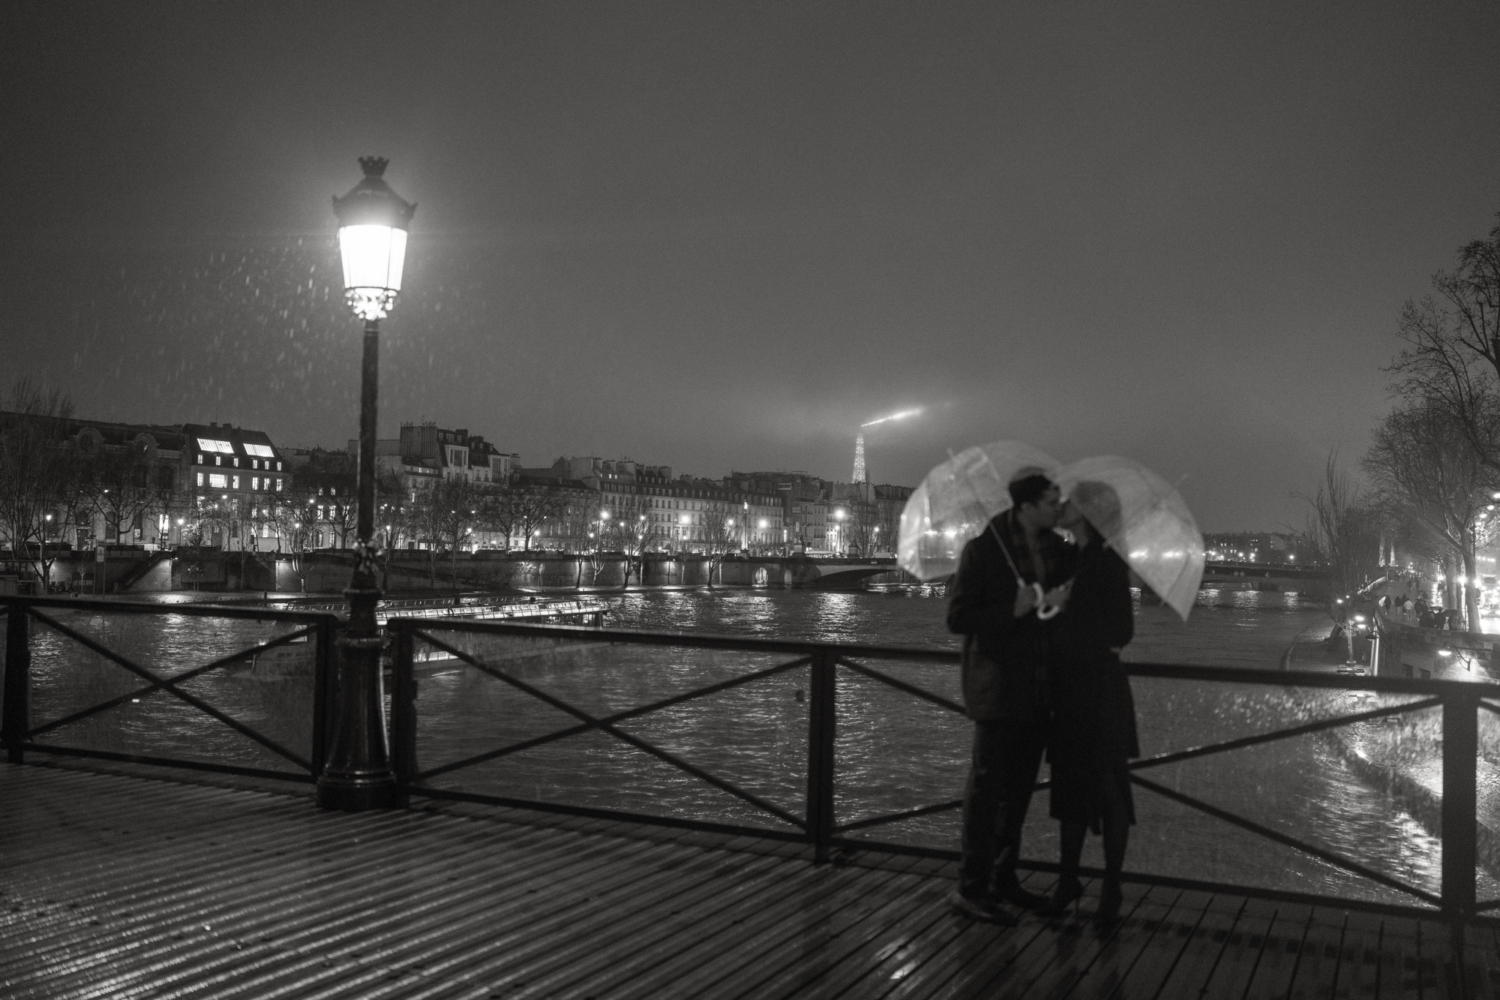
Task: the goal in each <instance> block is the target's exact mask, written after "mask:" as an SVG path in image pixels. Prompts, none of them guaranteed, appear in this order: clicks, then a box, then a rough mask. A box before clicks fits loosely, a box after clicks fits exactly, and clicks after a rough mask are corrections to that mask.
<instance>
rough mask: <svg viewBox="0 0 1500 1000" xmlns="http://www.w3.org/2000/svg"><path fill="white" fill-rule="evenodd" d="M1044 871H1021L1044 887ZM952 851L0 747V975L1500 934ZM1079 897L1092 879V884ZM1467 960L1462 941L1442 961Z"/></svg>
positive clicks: (1382, 960)
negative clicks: (925, 851) (965, 891)
mask: <svg viewBox="0 0 1500 1000" xmlns="http://www.w3.org/2000/svg"><path fill="white" fill-rule="evenodd" d="M1050 881H1051V877H1050V876H1044V875H1041V874H1034V875H1033V876H1032V877H1031V879H1030V880H1029V882H1028V884H1029V886H1030V887H1031V888H1033V889H1035V890H1038V891H1045V890H1046V889H1048V888H1049V887H1050ZM953 885H954V882H953V872H952V866H951V864H950V863H947V862H940V861H934V860H930V859H919V858H913V857H889V856H884V857H882V856H867V855H863V854H861V855H856V856H854V857H852V858H845V859H843V862H842V863H839V864H825V865H813V864H812V863H810V861H809V859H808V856H807V855H806V853H805V849H803V848H801V847H799V846H796V845H789V844H779V843H775V842H771V841H766V840H760V839H756V838H734V837H729V836H723V835H707V834H699V833H690V832H686V831H677V830H668V829H663V828H647V827H641V826H635V825H628V824H623V823H616V822H609V821H601V820H590V819H575V818H560V817H556V816H551V815H546V814H538V813H531V812H520V811H506V810H488V809H486V810H483V811H482V812H480V811H472V812H462V813H461V812H448V811H445V812H430V811H420V810H398V811H391V812H379V813H363V814H353V815H349V814H337V813H327V812H322V811H320V810H318V809H316V808H314V807H313V806H312V804H311V802H310V800H309V799H308V798H307V797H306V796H303V795H288V794H278V793H272V792H266V791H251V790H243V789H229V788H221V787H210V786H206V785H197V784H186V783H180V782H177V781H168V780H159V779H153V778H142V777H126V776H121V775H112V774H100V773H92V772H84V771H79V770H72V769H64V768H58V767H48V766H35V765H26V766H17V765H0V996H3V997H5V998H6V1000H23V998H46V1000H70V998H98V1000H105V998H108V1000H117V998H121V1000H123V998H147V997H150V998H162V1000H165V998H205V997H214V998H219V997H224V998H229V997H237V998H246V1000H250V998H253V1000H268V998H273V997H274V998H288V1000H291V998H296V1000H312V998H328V1000H332V998H361V1000H363V998H403V1000H405V998H418V997H420V998H433V1000H437V998H475V1000H501V998H503V1000H512V998H523V997H527V998H540V997H568V998H580V1000H581V998H586V997H594V998H598V1000H604V998H622V1000H623V998H631V997H635V998H679V997H682V998H685V997H702V998H710V1000H736V998H753V997H754V998H770V997H787V998H791V997H798V998H804V997H805V998H812V997H819V998H833V997H839V998H849V1000H854V998H876V997H880V998H890V1000H894V998H900V997H908V998H925V997H953V998H959V997H1048V998H1052V997H1080V998H1094V997H1105V996H1119V997H1142V998H1145V997H1161V998H1176V997H1183V998H1186V997H1194V998H1197V997H1233V998H1241V997H1289V996H1294V997H1302V996H1306V997H1346V996H1347V997H1421V998H1424V1000H1425V998H1434V997H1490V996H1494V995H1496V993H1497V988H1500V949H1497V942H1496V936H1495V933H1494V930H1493V929H1492V928H1491V927H1489V926H1485V927H1483V928H1470V929H1469V930H1468V931H1467V933H1466V935H1465V937H1464V939H1463V942H1462V944H1461V945H1459V946H1458V950H1455V947H1454V944H1453V942H1452V940H1451V938H1450V934H1449V931H1448V929H1447V928H1446V927H1445V926H1444V925H1442V924H1440V923H1438V922H1436V921H1426V920H1416V919H1411V918H1398V917H1388V916H1384V917H1383V916H1377V915H1372V914H1367V913H1360V912H1351V911H1345V910H1342V909H1337V908H1315V907H1309V906H1305V905H1291V904H1285V903H1276V902H1271V901H1266V900H1259V899H1249V898H1246V897H1243V896H1238V895H1232V894H1210V893H1202V892H1191V891H1182V890H1179V889H1169V888H1164V887H1161V886H1139V885H1130V886H1127V893H1126V906H1125V919H1124V921H1123V922H1122V923H1121V924H1120V925H1118V927H1117V928H1116V929H1115V930H1114V931H1113V932H1111V933H1107V934H1102V935H1101V934H1100V933H1098V932H1096V931H1095V929H1094V928H1093V927H1092V925H1090V924H1089V923H1088V922H1087V920H1085V919H1082V918H1081V917H1080V916H1079V915H1077V914H1074V915H1072V916H1070V917H1069V918H1067V919H1062V920H1046V919H1043V918H1041V917H1035V916H1028V917H1026V918H1024V919H1023V920H1022V921H1021V923H1020V925H1019V926H1017V927H1011V928H1002V927H996V926H992V925H987V924H975V923H971V922H969V921H967V920H965V919H962V918H960V917H956V916H954V915H952V914H951V913H950V912H949V910H948V907H947V904H946V897H947V895H948V893H949V892H950V891H951V890H952V888H953ZM1096 894H1097V889H1096V887H1092V886H1091V887H1090V898H1092V897H1093V896H1094V895H1096ZM1455 955H1462V960H1457V961H1456V960H1455Z"/></svg>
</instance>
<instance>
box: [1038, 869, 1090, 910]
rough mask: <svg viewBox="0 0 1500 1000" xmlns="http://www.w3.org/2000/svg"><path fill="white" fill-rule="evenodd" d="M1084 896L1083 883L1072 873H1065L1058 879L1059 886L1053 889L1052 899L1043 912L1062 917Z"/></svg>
mask: <svg viewBox="0 0 1500 1000" xmlns="http://www.w3.org/2000/svg"><path fill="white" fill-rule="evenodd" d="M1082 896H1083V883H1082V882H1080V881H1078V879H1076V878H1073V877H1072V876H1070V875H1064V876H1063V877H1062V878H1060V879H1058V880H1057V886H1056V888H1054V889H1053V890H1052V899H1051V900H1049V901H1048V903H1047V907H1046V909H1044V910H1043V911H1042V912H1043V913H1045V914H1046V915H1047V916H1049V917H1060V916H1062V915H1063V914H1064V913H1067V912H1068V907H1070V906H1072V905H1073V904H1074V903H1075V902H1076V901H1077V900H1078V899H1080V898H1081V897H1082Z"/></svg>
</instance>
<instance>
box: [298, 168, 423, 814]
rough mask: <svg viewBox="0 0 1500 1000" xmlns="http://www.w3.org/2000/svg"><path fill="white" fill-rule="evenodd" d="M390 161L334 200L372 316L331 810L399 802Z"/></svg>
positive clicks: (360, 308) (398, 233)
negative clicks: (384, 404) (381, 411)
mask: <svg viewBox="0 0 1500 1000" xmlns="http://www.w3.org/2000/svg"><path fill="white" fill-rule="evenodd" d="M388 162H389V161H387V160H386V159H385V158H384V157H379V156H362V157H360V160H359V165H360V168H361V169H363V170H364V172H365V176H364V178H363V179H362V180H361V181H360V182H359V183H358V184H356V185H354V187H353V189H351V190H350V191H349V193H348V194H346V195H344V196H343V197H342V198H334V199H333V214H334V215H335V216H337V218H338V223H339V255H340V257H341V258H342V260H343V265H344V300H345V301H346V302H348V303H349V308H350V309H352V310H353V311H354V315H355V316H358V317H359V318H360V319H362V320H364V321H365V339H364V365H363V369H362V372H361V382H360V395H359V481H358V490H359V492H358V495H357V496H358V499H357V505H358V511H359V519H358V524H357V526H356V529H355V533H356V535H357V536H358V540H357V541H356V543H355V546H354V574H353V577H352V578H351V580H350V583H349V589H348V590H346V591H344V594H345V596H346V597H348V598H349V623H348V627H347V628H345V629H344V633H343V635H342V636H340V638H339V643H338V644H339V657H338V684H337V687H336V690H337V692H338V695H337V697H338V703H337V704H336V705H335V712H334V726H333V736H332V739H331V740H330V743H329V749H328V760H327V761H326V762H325V764H324V767H323V773H322V774H321V775H319V777H318V805H320V806H322V807H323V808H325V809H348V810H358V809H378V808H384V807H388V806H390V805H392V804H393V803H394V801H395V793H396V784H395V779H394V778H393V776H392V775H391V765H390V752H389V750H388V748H387V745H386V733H385V712H384V701H385V699H384V693H383V691H382V690H381V686H382V679H381V669H380V648H381V636H380V627H379V626H378V625H377V624H376V622H375V606H376V604H377V603H378V602H379V600H380V586H379V580H378V578H377V577H376V559H377V557H378V555H379V552H378V549H377V548H376V546H375V545H374V543H373V538H374V535H375V402H376V394H377V392H378V390H379V385H380V321H381V320H382V319H384V318H385V317H386V316H387V315H389V314H390V311H391V309H392V307H394V306H395V304H396V294H397V293H398V292H400V291H401V274H402V271H403V269H404V267H405V263H406V233H407V226H408V225H409V224H410V222H411V216H412V213H413V212H414V211H416V206H415V205H413V204H411V203H410V202H408V201H405V200H404V199H402V198H401V197H400V196H399V195H397V194H396V192H394V191H392V190H391V188H390V185H388V184H387V183H386V182H385V180H384V179H383V177H382V175H383V174H384V173H385V168H386V164H387V163H388Z"/></svg>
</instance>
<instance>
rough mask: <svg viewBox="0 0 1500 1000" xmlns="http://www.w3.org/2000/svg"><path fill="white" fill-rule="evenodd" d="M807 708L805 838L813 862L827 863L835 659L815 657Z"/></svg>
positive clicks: (830, 832)
mask: <svg viewBox="0 0 1500 1000" xmlns="http://www.w3.org/2000/svg"><path fill="white" fill-rule="evenodd" d="M809 687H810V688H811V691H810V692H809V697H808V699H807V700H808V706H807V709H808V711H807V720H808V726H807V734H808V738H807V838H808V840H809V841H811V842H812V845H813V861H814V862H816V863H818V864H821V863H823V862H825V861H827V860H828V848H829V842H830V841H831V840H832V839H833V826H834V810H833V772H834V760H833V746H834V744H833V738H834V724H835V719H836V717H837V713H836V711H835V707H834V692H835V691H836V689H837V687H836V684H835V679H834V656H833V654H832V653H826V652H820V653H815V654H814V655H813V659H812V667H811V673H810V677H809Z"/></svg>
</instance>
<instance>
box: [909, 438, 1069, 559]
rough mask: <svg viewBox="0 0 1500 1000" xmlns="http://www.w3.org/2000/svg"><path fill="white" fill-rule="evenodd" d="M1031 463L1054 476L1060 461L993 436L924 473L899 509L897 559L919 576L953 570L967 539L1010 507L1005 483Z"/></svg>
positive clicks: (1017, 443)
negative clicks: (992, 439)
mask: <svg viewBox="0 0 1500 1000" xmlns="http://www.w3.org/2000/svg"><path fill="white" fill-rule="evenodd" d="M1031 468H1034V469H1036V470H1038V471H1040V472H1043V473H1045V474H1047V475H1048V476H1051V477H1053V478H1054V479H1055V478H1056V476H1057V472H1058V469H1059V468H1060V466H1059V464H1058V462H1057V460H1056V459H1055V458H1053V457H1052V456H1051V455H1048V454H1047V453H1046V452H1044V451H1040V450H1038V449H1036V448H1033V447H1032V446H1031V445H1029V444H1024V443H1022V442H1020V441H995V442H992V443H990V444H984V445H977V446H975V447H973V448H966V449H964V450H963V451H961V452H959V453H958V454H957V455H953V456H952V457H950V458H949V459H948V461H946V462H944V463H942V464H941V465H939V466H937V467H936V468H935V469H933V470H932V471H931V472H929V473H927V476H926V477H925V478H924V479H923V480H922V483H921V485H920V486H918V487H917V488H916V490H914V491H913V492H912V495H911V498H910V499H909V500H907V501H906V507H905V509H904V510H902V512H901V535H900V538H899V539H898V540H897V545H896V562H897V564H898V565H900V567H901V568H902V569H904V570H906V571H907V572H908V573H910V574H912V575H913V576H915V577H916V578H917V579H919V580H936V579H939V578H941V577H945V576H949V575H950V574H952V573H955V572H957V570H958V558H959V556H960V555H962V554H963V550H964V546H965V545H967V544H968V542H969V539H971V538H973V537H975V536H976V535H978V534H979V533H980V532H981V531H983V530H984V527H985V525H986V524H988V523H989V521H990V518H992V517H994V516H995V515H996V514H998V513H1000V512H1001V511H1003V510H1005V509H1007V508H1009V507H1010V493H1009V492H1008V491H1007V490H1006V486H1007V485H1008V484H1009V483H1010V481H1011V480H1012V479H1015V478H1016V474H1017V473H1019V472H1021V471H1022V470H1024V469H1031Z"/></svg>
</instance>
